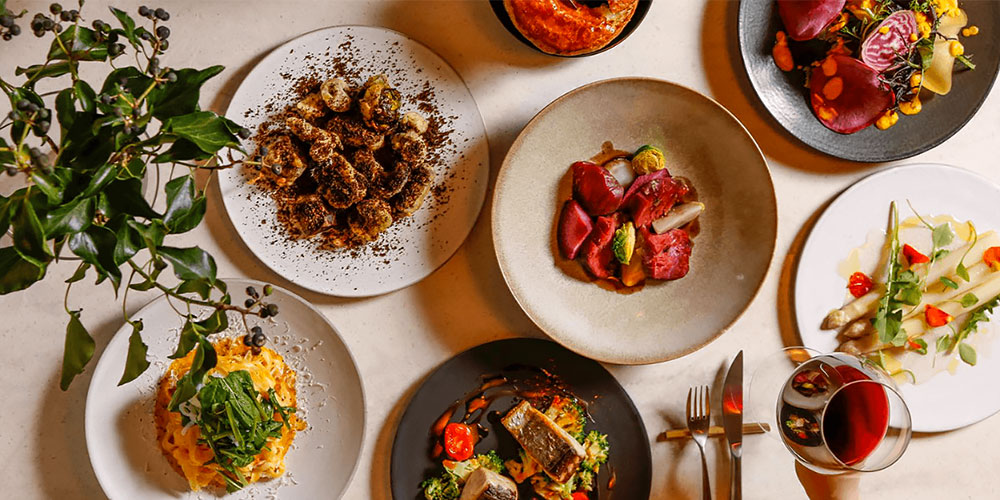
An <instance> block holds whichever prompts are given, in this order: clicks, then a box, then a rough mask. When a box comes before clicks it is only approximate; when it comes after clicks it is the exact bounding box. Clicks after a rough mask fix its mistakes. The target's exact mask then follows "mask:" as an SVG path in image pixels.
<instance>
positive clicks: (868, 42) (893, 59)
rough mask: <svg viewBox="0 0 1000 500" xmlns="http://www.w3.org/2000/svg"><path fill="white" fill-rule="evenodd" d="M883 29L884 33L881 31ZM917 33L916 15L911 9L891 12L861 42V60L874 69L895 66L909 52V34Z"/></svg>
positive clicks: (898, 64) (900, 62) (879, 69)
mask: <svg viewBox="0 0 1000 500" xmlns="http://www.w3.org/2000/svg"><path fill="white" fill-rule="evenodd" d="M883 31H884V33H883ZM915 33H917V16H915V15H914V14H913V11H911V10H900V11H896V12H893V13H892V14H891V15H890V16H889V17H887V18H885V20H884V21H882V23H881V24H879V25H878V27H877V28H875V29H873V30H872V31H871V34H870V35H868V38H866V39H865V42H864V43H863V44H861V60H862V61H864V62H865V64H867V65H868V66H871V68H872V69H874V70H875V71H885V70H887V69H892V68H897V67H899V66H900V65H902V64H904V63H905V60H906V56H907V55H908V53H909V46H910V44H911V43H913V42H910V35H913V34H915Z"/></svg>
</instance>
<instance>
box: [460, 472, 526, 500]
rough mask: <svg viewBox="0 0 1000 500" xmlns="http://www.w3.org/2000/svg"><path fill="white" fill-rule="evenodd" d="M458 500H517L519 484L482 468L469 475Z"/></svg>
mask: <svg viewBox="0 0 1000 500" xmlns="http://www.w3.org/2000/svg"><path fill="white" fill-rule="evenodd" d="M458 500H517V484H515V483H514V481H512V480H511V479H510V478H509V477H507V476H502V475H500V474H497V473H496V472H493V471H491V470H489V469H485V468H483V467H480V468H478V469H476V470H474V471H472V474H469V477H468V479H466V480H465V487H464V488H462V496H461V497H459V499H458Z"/></svg>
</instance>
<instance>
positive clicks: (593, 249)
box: [582, 216, 618, 278]
mask: <svg viewBox="0 0 1000 500" xmlns="http://www.w3.org/2000/svg"><path fill="white" fill-rule="evenodd" d="M617 228H618V218H617V217H615V216H606V217H598V218H597V222H596V223H595V224H594V230H593V231H591V232H590V237H589V238H587V242H586V243H584V244H583V249H582V251H583V267H585V268H586V269H587V271H588V272H590V274H592V275H594V277H595V278H607V277H608V276H611V263H612V259H613V257H614V255H613V253H612V251H611V240H612V239H614V236H615V229H617Z"/></svg>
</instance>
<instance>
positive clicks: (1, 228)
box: [0, 195, 17, 234]
mask: <svg viewBox="0 0 1000 500" xmlns="http://www.w3.org/2000/svg"><path fill="white" fill-rule="evenodd" d="M16 201H17V200H16V199H15V198H14V197H11V198H7V197H5V196H3V195H0V234H4V233H6V232H7V228H9V227H10V214H11V212H13V211H14V210H13V207H14V204H15V202H16Z"/></svg>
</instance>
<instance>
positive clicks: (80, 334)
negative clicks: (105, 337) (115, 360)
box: [59, 311, 94, 391]
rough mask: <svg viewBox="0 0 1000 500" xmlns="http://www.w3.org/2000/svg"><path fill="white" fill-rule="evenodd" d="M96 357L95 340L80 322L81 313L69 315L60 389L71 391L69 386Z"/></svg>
mask: <svg viewBox="0 0 1000 500" xmlns="http://www.w3.org/2000/svg"><path fill="white" fill-rule="evenodd" d="M93 356H94V338H93V337H91V336H90V334H89V333H87V329H86V328H84V327H83V323H81V322H80V311H72V312H70V313H69V324H68V325H66V344H65V346H64V347H63V363H62V376H61V377H60V379H59V387H60V388H61V389H62V390H64V391H65V390H66V389H69V384H70V383H71V382H73V378H75V377H76V376H77V375H79V374H80V373H83V369H84V367H86V366H87V363H89V362H90V358H92V357H93Z"/></svg>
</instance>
